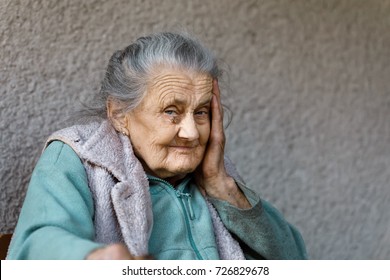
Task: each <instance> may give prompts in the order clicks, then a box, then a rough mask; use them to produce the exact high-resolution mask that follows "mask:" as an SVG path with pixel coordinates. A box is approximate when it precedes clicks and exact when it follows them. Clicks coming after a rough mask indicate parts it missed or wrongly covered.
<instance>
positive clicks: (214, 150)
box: [196, 80, 251, 208]
mask: <svg viewBox="0 0 390 280" xmlns="http://www.w3.org/2000/svg"><path fill="white" fill-rule="evenodd" d="M211 116H212V119H211V131H210V137H209V142H208V145H207V149H206V152H205V155H204V158H203V161H202V163H201V165H200V166H199V168H198V170H197V173H196V180H197V184H198V185H199V186H200V187H201V189H203V191H204V192H205V193H206V194H207V195H209V196H210V197H213V198H217V199H221V200H225V201H227V202H229V203H230V204H232V205H234V206H236V207H238V208H250V207H251V205H250V204H249V202H248V200H247V199H246V197H245V195H244V194H243V193H242V192H241V190H240V189H239V188H238V187H237V185H236V183H235V181H234V179H233V178H232V177H230V176H229V175H228V174H227V173H226V170H225V164H224V151H225V132H224V128H223V109H222V105H221V96H220V91H219V86H218V81H217V80H214V81H213V97H212V100H211Z"/></svg>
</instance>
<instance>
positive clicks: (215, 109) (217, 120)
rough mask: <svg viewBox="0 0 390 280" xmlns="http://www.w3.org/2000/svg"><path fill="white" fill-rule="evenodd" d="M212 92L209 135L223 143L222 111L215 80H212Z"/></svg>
mask: <svg viewBox="0 0 390 280" xmlns="http://www.w3.org/2000/svg"><path fill="white" fill-rule="evenodd" d="M213 93H214V94H213V97H212V101H211V112H212V121H211V137H212V139H213V140H215V141H217V142H220V143H219V144H222V145H223V143H224V137H225V135H224V130H223V112H222V105H221V99H220V91H219V87H218V81H217V80H214V82H213Z"/></svg>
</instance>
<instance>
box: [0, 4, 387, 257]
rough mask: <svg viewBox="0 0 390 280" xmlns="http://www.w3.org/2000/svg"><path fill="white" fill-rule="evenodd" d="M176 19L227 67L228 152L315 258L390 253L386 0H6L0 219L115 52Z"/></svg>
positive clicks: (9, 213)
mask: <svg viewBox="0 0 390 280" xmlns="http://www.w3.org/2000/svg"><path fill="white" fill-rule="evenodd" d="M172 27H175V28H178V27H184V28H186V29H187V30H189V31H191V32H194V33H195V34H197V35H198V36H199V37H200V38H201V39H202V40H204V41H205V42H206V44H207V45H209V46H210V47H211V48H212V49H214V50H215V51H216V52H217V53H218V54H219V56H220V57H221V58H222V59H223V60H224V61H225V62H226V64H227V65H229V66H230V71H229V72H230V76H229V81H230V82H229V85H230V91H229V92H230V93H229V98H228V99H229V103H230V106H231V108H232V111H233V112H234V115H235V118H234V120H233V123H232V124H231V126H230V127H229V129H228V131H227V136H228V141H229V142H228V152H229V154H230V155H231V157H232V158H233V159H234V160H235V161H236V162H237V165H238V168H239V170H241V172H242V173H243V176H244V178H246V179H247V181H248V183H249V185H251V186H252V187H253V188H255V189H256V190H257V191H258V192H259V193H260V194H261V195H262V196H263V197H264V198H265V199H267V200H269V201H271V202H273V203H274V204H275V205H276V206H277V207H278V208H279V209H280V210H281V211H282V212H283V213H284V214H285V216H286V217H287V218H288V220H290V221H291V222H292V223H294V224H295V225H296V226H297V227H298V228H299V229H300V230H301V232H302V233H303V236H304V238H305V240H306V243H307V247H308V251H309V254H310V256H311V258H313V259H389V258H390V189H389V183H390V170H389V168H390V113H389V112H390V86H389V78H390V32H389V31H390V1H387V0H383V1H380V0H371V1H363V0H327V1H314V0H312V1H311V0H295V1H288V0H286V1H282V0H279V1H275V0H264V1H255V0H251V1H249V0H248V1H234V0H226V1H214V0H213V1H207V0H205V1H201V0H198V1H157V0H156V1H152V0H144V1H142V0H139V1H125V0H123V1H120V0H113V1H98V0H87V1H86V0H83V1H77V0H75V1H71V0H61V1H49V0H41V1H32V0H23V1H21V0H19V1H17V0H13V1H11V0H0V36H1V37H0V61H1V65H0V84H1V87H0V94H1V98H0V131H1V135H0V150H1V157H0V182H1V186H0V188H1V189H0V196H1V205H0V206H1V207H0V217H1V221H0V232H1V233H4V232H11V231H12V230H13V228H14V226H15V222H16V219H17V216H18V214H19V209H20V207H21V204H22V202H23V197H24V194H25V190H26V185H27V183H28V180H29V177H30V174H31V171H32V169H33V167H34V164H35V162H36V160H37V158H38V156H39V153H40V151H41V148H42V145H43V142H44V140H45V138H46V137H47V136H48V135H49V133H50V132H52V131H54V130H56V129H58V128H62V127H64V125H67V124H68V123H67V122H66V121H64V120H66V118H67V117H68V116H69V115H70V114H71V113H72V111H73V110H74V108H75V104H78V103H79V102H80V101H86V100H88V99H89V98H90V94H91V93H92V92H93V91H95V90H97V88H98V84H99V81H100V79H101V77H102V74H103V72H104V68H105V67H106V63H107V61H108V58H109V56H110V55H111V54H112V52H113V51H114V50H116V49H120V48H123V47H125V46H126V45H127V44H128V43H130V42H131V41H132V40H134V39H135V38H136V37H138V36H140V35H143V34H147V33H150V32H152V31H161V30H164V29H165V28H172Z"/></svg>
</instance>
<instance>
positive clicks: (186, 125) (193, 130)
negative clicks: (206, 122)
mask: <svg viewBox="0 0 390 280" xmlns="http://www.w3.org/2000/svg"><path fill="white" fill-rule="evenodd" d="M179 126H180V127H179V133H178V136H179V137H180V138H183V139H186V140H188V141H192V140H196V139H198V138H199V131H198V128H197V126H196V122H195V119H194V116H193V115H192V114H187V115H186V116H185V118H183V119H181V121H180V124H179Z"/></svg>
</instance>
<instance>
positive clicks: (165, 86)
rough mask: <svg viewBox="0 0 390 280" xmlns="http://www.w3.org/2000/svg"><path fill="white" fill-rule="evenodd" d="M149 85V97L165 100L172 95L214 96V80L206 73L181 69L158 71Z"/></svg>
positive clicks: (161, 69)
mask: <svg viewBox="0 0 390 280" xmlns="http://www.w3.org/2000/svg"><path fill="white" fill-rule="evenodd" d="M153 74H154V75H153V76H152V77H151V79H150V80H149V83H148V87H147V92H148V95H149V94H152V95H154V98H158V99H164V98H165V97H166V96H170V95H176V96H177V95H188V96H189V97H194V98H201V97H207V96H210V97H211V94H212V86H213V79H212V77H211V76H210V75H208V74H206V73H200V72H195V71H192V70H187V69H180V68H164V67H162V68H160V69H157V70H156V71H155V72H154V73H153Z"/></svg>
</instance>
